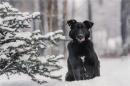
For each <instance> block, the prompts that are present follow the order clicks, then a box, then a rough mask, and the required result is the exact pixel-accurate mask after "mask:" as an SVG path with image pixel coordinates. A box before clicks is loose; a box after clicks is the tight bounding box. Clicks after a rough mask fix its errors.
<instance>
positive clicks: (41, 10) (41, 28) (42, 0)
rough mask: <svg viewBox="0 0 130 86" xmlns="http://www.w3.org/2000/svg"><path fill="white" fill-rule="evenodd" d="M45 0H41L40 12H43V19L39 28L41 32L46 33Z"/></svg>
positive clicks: (41, 18)
mask: <svg viewBox="0 0 130 86" xmlns="http://www.w3.org/2000/svg"><path fill="white" fill-rule="evenodd" d="M44 2H45V1H44V0H39V6H40V7H39V10H40V13H41V17H40V20H41V24H40V26H39V28H40V31H41V33H42V34H44V33H45V30H44V29H45V28H44V14H45V13H44V10H45V6H44Z"/></svg>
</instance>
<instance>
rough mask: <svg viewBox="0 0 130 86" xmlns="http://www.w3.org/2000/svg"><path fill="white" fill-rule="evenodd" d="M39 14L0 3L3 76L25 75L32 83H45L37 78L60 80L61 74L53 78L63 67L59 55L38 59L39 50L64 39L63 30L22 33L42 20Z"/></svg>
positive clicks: (0, 45) (0, 68)
mask: <svg viewBox="0 0 130 86" xmlns="http://www.w3.org/2000/svg"><path fill="white" fill-rule="evenodd" d="M39 17H40V13H39V12H34V13H32V14H30V13H28V12H24V13H22V12H20V11H19V10H18V9H16V8H13V7H12V6H11V5H10V4H9V3H8V2H4V3H2V4H0V75H3V74H7V75H10V74H11V75H14V74H17V73H23V74H26V75H28V76H30V77H31V79H32V80H33V81H36V82H38V83H45V82H47V81H45V80H41V81H40V80H39V79H37V77H36V76H37V75H40V76H43V77H49V78H52V79H57V80H60V77H61V75H53V74H52V73H53V72H54V71H58V70H60V69H61V68H62V67H61V66H60V65H59V64H58V62H59V61H60V60H61V59H63V57H64V56H63V55H59V56H54V55H51V56H49V55H48V56H43V57H42V58H41V57H39V55H40V53H39V49H41V48H43V49H46V48H48V47H50V45H56V44H57V42H58V41H60V40H65V36H63V32H62V30H57V31H54V32H49V33H47V34H45V35H41V34H40V31H34V32H32V33H31V32H23V31H22V30H21V29H23V28H30V27H31V26H30V22H31V21H34V20H35V19H39Z"/></svg>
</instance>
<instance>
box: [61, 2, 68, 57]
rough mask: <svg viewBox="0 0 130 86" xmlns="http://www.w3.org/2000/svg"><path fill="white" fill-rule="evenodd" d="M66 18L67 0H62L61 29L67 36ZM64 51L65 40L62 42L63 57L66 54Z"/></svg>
mask: <svg viewBox="0 0 130 86" xmlns="http://www.w3.org/2000/svg"><path fill="white" fill-rule="evenodd" d="M66 20H67V0H63V25H62V29H63V32H64V35H65V36H67V30H66ZM66 53H67V50H66V42H64V55H65V57H66V55H67V54H66Z"/></svg>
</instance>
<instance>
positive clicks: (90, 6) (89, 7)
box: [87, 0, 92, 40]
mask: <svg viewBox="0 0 130 86" xmlns="http://www.w3.org/2000/svg"><path fill="white" fill-rule="evenodd" d="M87 3H88V19H89V20H90V21H92V4H91V0H88V2H87ZM90 33H91V35H90V38H91V40H92V30H90Z"/></svg>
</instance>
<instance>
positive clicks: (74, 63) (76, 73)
mask: <svg viewBox="0 0 130 86" xmlns="http://www.w3.org/2000/svg"><path fill="white" fill-rule="evenodd" d="M68 64H69V66H70V69H71V73H72V76H73V77H74V80H81V78H80V76H81V74H80V71H81V64H80V61H79V60H78V59H76V58H71V59H70V58H69V59H68Z"/></svg>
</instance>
